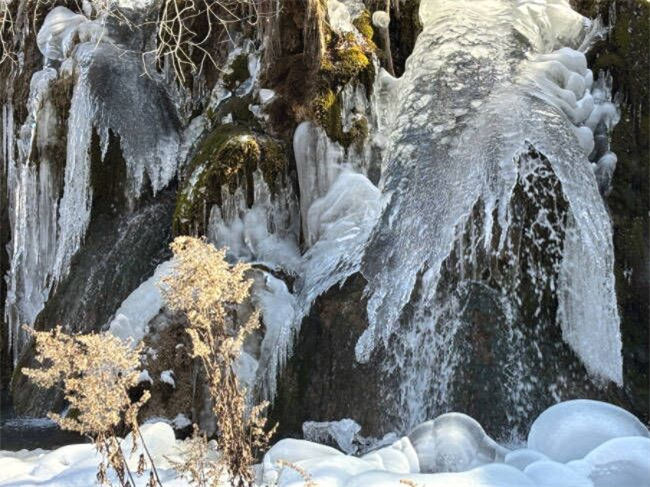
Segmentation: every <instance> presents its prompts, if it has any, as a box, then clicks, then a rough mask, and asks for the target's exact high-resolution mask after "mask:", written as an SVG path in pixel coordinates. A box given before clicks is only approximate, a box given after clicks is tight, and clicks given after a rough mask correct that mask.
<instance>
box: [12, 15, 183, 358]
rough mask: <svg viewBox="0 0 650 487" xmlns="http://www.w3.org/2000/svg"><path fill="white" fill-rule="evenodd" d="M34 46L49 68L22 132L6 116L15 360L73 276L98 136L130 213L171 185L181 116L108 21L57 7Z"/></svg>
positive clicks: (37, 77) (37, 83)
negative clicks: (112, 160)
mask: <svg viewBox="0 0 650 487" xmlns="http://www.w3.org/2000/svg"><path fill="white" fill-rule="evenodd" d="M129 35H131V34H129ZM37 41H38V47H39V49H40V51H41V53H42V54H43V65H44V66H43V69H42V70H41V71H38V72H36V73H34V75H33V77H32V81H31V86H30V94H29V100H28V117H27V120H26V121H25V123H24V124H23V125H22V127H20V128H17V127H15V126H14V125H15V124H14V122H13V115H12V113H13V112H12V110H13V107H11V106H5V107H4V109H3V134H4V137H3V152H4V154H5V155H6V159H7V166H8V188H9V198H8V200H9V214H10V222H11V234H12V240H11V242H10V249H9V254H10V259H11V265H10V270H9V272H8V276H7V281H8V293H7V302H6V311H5V314H6V322H7V324H8V327H9V329H10V349H11V350H12V351H13V357H14V360H17V358H18V356H19V354H20V352H21V348H22V344H23V337H22V336H23V333H22V332H21V331H20V327H21V326H22V325H23V324H27V325H30V326H31V325H33V323H34V321H35V319H36V317H37V315H38V313H39V312H40V311H41V310H42V309H43V307H44V306H45V303H46V301H47V299H48V297H49V296H50V293H51V291H52V289H53V288H55V286H56V285H57V283H58V282H60V281H61V280H62V279H63V278H64V277H65V276H66V275H67V273H68V271H69V268H70V263H71V260H72V258H73V257H74V255H75V254H76V252H77V251H78V250H79V248H80V246H81V244H82V242H83V239H84V236H85V233H86V230H87V228H88V225H89V223H90V219H91V212H92V206H93V205H92V202H93V187H92V182H91V165H92V164H93V161H92V152H93V146H92V144H93V143H92V140H93V135H94V134H96V135H97V137H98V142H99V153H100V156H99V158H100V159H103V158H104V157H105V156H106V153H107V150H108V149H109V140H110V139H111V137H115V138H116V139H117V140H118V141H119V147H120V150H121V153H122V157H123V159H124V161H125V163H126V168H127V180H126V181H125V182H124V186H125V190H124V192H125V198H126V200H127V201H129V203H130V204H131V205H133V203H134V202H135V201H136V200H137V199H138V198H139V197H140V195H141V193H142V192H143V191H145V190H146V191H148V190H151V191H152V192H153V193H154V194H155V193H156V192H158V191H160V190H161V189H162V188H164V187H165V186H166V185H167V184H168V183H169V181H170V180H171V179H172V178H173V177H174V176H175V174H176V166H177V153H178V146H179V134H178V128H179V127H178V121H177V116H176V111H175V108H174V107H173V105H172V104H171V102H170V100H169V99H168V97H167V95H166V93H165V91H164V89H163V87H162V85H161V82H160V80H159V79H158V75H156V74H153V72H152V74H150V75H149V76H143V65H142V60H141V57H140V56H139V55H138V54H137V53H136V52H134V51H132V50H130V47H131V46H130V45H126V44H123V41H124V42H136V41H137V40H136V41H134V40H133V39H130V38H129V39H127V38H122V36H121V33H120V32H119V31H118V30H116V29H113V28H112V26H111V20H110V19H108V20H107V19H103V18H99V19H96V20H92V21H91V20H89V19H87V18H86V17H84V16H83V15H80V14H74V13H73V12H71V11H70V10H68V9H67V8H65V7H61V6H59V7H56V8H54V9H52V11H51V12H49V13H48V15H47V16H46V18H45V20H44V22H43V25H42V27H41V29H40V31H39V33H38V37H37ZM118 64H119V67H120V69H119V70H116V69H115V66H116V65H118ZM68 87H70V89H71V100H69V101H68V100H66V98H67V97H68V96H70V95H68V94H66V93H65V91H63V92H62V90H67V89H68ZM66 101H68V103H69V105H66V104H65V102H66ZM134 117H137V118H138V123H133V122H134ZM16 148H17V151H16ZM14 151H16V153H17V158H14V157H13V153H14ZM60 159H63V160H60ZM99 163H100V164H101V163H102V162H101V161H99ZM116 173H117V170H116Z"/></svg>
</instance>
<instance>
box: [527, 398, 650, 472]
mask: <svg viewBox="0 0 650 487" xmlns="http://www.w3.org/2000/svg"><path fill="white" fill-rule="evenodd" d="M549 431H552V432H553V434H552V435H549ZM627 436H639V437H645V438H650V434H648V429H647V428H646V427H645V426H644V425H643V423H641V421H639V420H638V419H637V418H636V417H635V416H634V415H632V414H630V413H628V412H627V411H626V410H624V409H621V408H619V407H617V406H614V405H612V404H607V403H604V402H598V401H590V400H587V399H578V400H575V401H567V402H562V403H560V404H557V405H555V406H552V407H550V408H548V409H547V410H546V411H544V412H543V413H542V414H540V416H539V417H538V418H537V419H536V420H535V422H534V423H533V424H532V426H531V427H530V432H529V433H528V448H530V449H532V450H535V451H537V452H540V453H542V454H544V455H545V456H547V457H548V458H550V459H552V460H555V461H558V462H563V463H566V462H568V461H570V460H576V459H579V458H582V457H584V456H585V455H586V454H587V453H589V452H590V451H591V450H593V449H594V448H596V447H597V446H598V445H601V444H603V443H605V442H606V441H608V440H611V439H614V438H621V437H627Z"/></svg>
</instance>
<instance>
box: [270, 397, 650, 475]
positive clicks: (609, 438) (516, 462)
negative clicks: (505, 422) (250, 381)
mask: <svg viewBox="0 0 650 487" xmlns="http://www.w3.org/2000/svg"><path fill="white" fill-rule="evenodd" d="M648 435H649V433H648V430H647V429H646V428H645V427H644V426H643V425H642V424H641V423H640V422H639V420H638V419H636V418H635V417H634V416H632V415H631V414H629V413H628V412H626V411H624V410H622V409H620V408H618V407H616V406H613V405H610V404H606V403H601V402H597V401H588V400H577V401H568V402H565V403H561V404H558V405H556V406H553V407H551V408H549V409H547V410H546V411H545V412H544V413H542V414H541V415H540V416H539V418H538V419H537V420H536V421H535V423H534V424H533V426H532V427H531V431H530V435H529V441H528V448H522V449H519V450H514V451H509V450H508V449H507V448H505V447H503V446H501V445H499V444H497V443H496V442H495V441H494V440H492V439H491V438H490V437H489V436H487V435H486V434H485V432H484V431H483V428H482V427H481V426H480V425H479V424H478V423H477V422H476V421H474V420H473V419H472V418H470V417H468V416H466V415H464V414H459V413H450V414H444V415H442V416H439V417H438V418H436V419H435V420H433V421H427V422H425V423H423V424H421V425H419V426H418V427H416V428H415V429H414V430H413V431H412V432H411V433H410V434H409V436H408V437H404V438H402V439H401V440H399V441H397V442H395V443H394V444H393V445H391V446H389V447H385V448H381V449H379V450H377V451H375V452H372V453H369V454H366V455H364V456H362V457H360V458H359V457H354V456H349V455H343V454H342V453H340V452H338V451H337V450H334V449H332V448H328V447H323V446H322V445H317V444H314V443H310V442H305V441H299V440H282V441H280V442H279V443H277V444H276V445H275V446H273V447H272V448H271V449H270V450H269V452H268V453H267V454H266V456H265V457H264V464H263V467H264V478H265V479H266V480H273V479H277V482H278V486H281V487H290V486H291V487H297V486H302V485H304V483H303V480H302V477H301V476H300V474H299V473H298V472H297V470H296V468H293V467H291V466H283V462H281V461H280V460H283V461H285V462H290V463H291V464H292V465H294V466H295V467H297V468H298V469H300V470H303V471H304V472H306V473H307V474H308V475H309V477H310V478H311V480H312V481H313V482H315V484H316V485H323V486H328V487H329V486H342V487H343V486H345V487H383V486H385V487H388V486H390V487H394V486H398V485H404V483H406V482H412V483H413V484H415V485H417V486H419V487H450V486H453V487H463V486H467V487H469V486H471V487H583V486H584V487H592V486H593V487H605V486H609V487H613V486H616V487H638V486H640V485H645V484H644V482H646V483H647V481H648V480H649V479H650V438H649V437H648ZM537 448H539V450H537ZM572 458H579V460H573V461H568V460H570V459H572ZM460 470H462V471H460Z"/></svg>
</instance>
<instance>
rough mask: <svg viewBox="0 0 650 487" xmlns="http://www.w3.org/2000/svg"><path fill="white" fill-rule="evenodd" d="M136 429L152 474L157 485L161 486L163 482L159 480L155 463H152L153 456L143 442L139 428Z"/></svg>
mask: <svg viewBox="0 0 650 487" xmlns="http://www.w3.org/2000/svg"><path fill="white" fill-rule="evenodd" d="M137 431H138V436H139V437H140V441H141V442H142V448H143V449H144V452H145V453H146V454H147V458H149V463H150V464H151V471H152V472H153V475H154V477H155V478H156V482H158V485H159V486H160V487H163V484H162V482H161V481H160V477H159V476H158V469H156V464H155V463H154V461H153V458H152V457H151V453H149V448H147V444H146V443H145V441H144V438H143V437H142V433H141V432H140V428H137Z"/></svg>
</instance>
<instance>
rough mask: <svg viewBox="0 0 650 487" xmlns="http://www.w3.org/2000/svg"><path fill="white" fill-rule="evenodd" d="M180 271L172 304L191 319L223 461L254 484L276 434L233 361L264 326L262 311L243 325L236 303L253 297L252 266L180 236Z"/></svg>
mask: <svg viewBox="0 0 650 487" xmlns="http://www.w3.org/2000/svg"><path fill="white" fill-rule="evenodd" d="M171 248H172V251H173V252H174V257H175V265H174V272H173V273H172V274H171V275H170V276H168V277H167V278H166V279H164V281H163V284H162V291H163V294H164V295H165V298H166V300H167V305H168V306H169V307H170V308H171V309H172V310H175V311H178V312H182V313H183V314H184V315H185V316H186V317H187V322H188V325H187V333H188V335H189V337H190V340H191V343H192V351H191V353H192V356H193V357H194V358H196V359H198V360H200V363H201V364H202V365H203V369H204V370H205V374H206V378H207V386H208V391H209V394H210V397H211V399H212V407H213V412H214V415H215V417H216V423H217V434H218V440H217V442H218V446H219V452H220V461H221V462H223V466H224V468H225V470H226V472H227V473H228V474H229V475H230V477H231V478H232V479H233V482H235V483H236V484H237V485H240V486H241V485H250V484H251V483H252V481H253V474H252V471H251V468H250V466H251V465H252V464H253V462H254V460H255V452H256V450H258V449H262V448H264V447H266V445H267V444H268V441H269V438H270V436H271V434H272V431H271V432H266V431H265V429H264V428H265V426H266V417H265V415H264V410H265V409H266V406H267V404H266V403H263V404H260V405H258V406H255V407H253V408H252V409H251V410H250V411H248V410H247V407H246V391H245V390H244V388H243V387H241V386H240V384H239V381H238V380H237V376H236V375H235V372H234V370H233V365H234V363H235V361H236V360H237V358H238V357H239V354H240V353H241V348H242V345H243V343H244V340H245V339H246V337H247V336H248V335H249V334H250V333H251V332H252V331H253V330H255V329H256V328H257V327H258V326H259V314H258V313H257V312H255V313H253V314H252V316H251V317H250V318H249V319H248V320H247V321H246V322H245V323H243V324H238V323H237V320H236V319H235V316H234V307H235V306H236V305H238V304H241V303H242V302H244V300H246V299H247V298H248V296H249V292H250V287H251V284H252V280H249V279H246V278H245V272H246V271H247V270H248V269H249V268H250V266H248V265H246V264H242V263H238V264H236V265H235V266H232V267H231V266H230V265H229V264H228V263H227V262H226V260H225V250H217V249H215V248H214V247H213V246H212V245H210V244H208V243H206V242H205V241H203V240H201V239H197V238H192V237H179V238H177V239H176V240H174V242H173V243H172V245H171Z"/></svg>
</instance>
